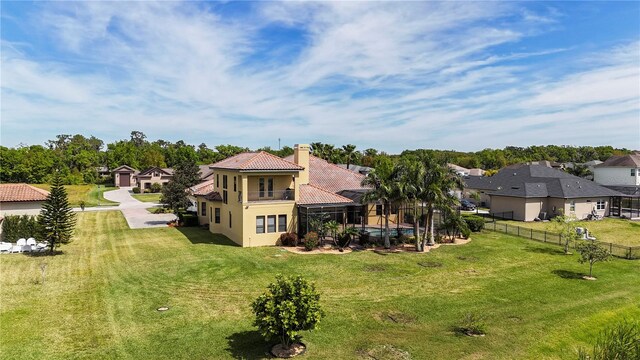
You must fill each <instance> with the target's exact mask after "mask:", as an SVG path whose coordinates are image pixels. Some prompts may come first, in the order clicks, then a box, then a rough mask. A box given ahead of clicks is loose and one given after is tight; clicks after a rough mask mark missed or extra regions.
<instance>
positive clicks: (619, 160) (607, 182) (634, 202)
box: [593, 152, 640, 219]
mask: <svg viewBox="0 0 640 360" xmlns="http://www.w3.org/2000/svg"><path fill="white" fill-rule="evenodd" d="M593 179H594V181H595V182H597V183H598V184H601V185H603V186H605V187H607V188H609V189H611V190H615V191H618V192H620V193H622V194H623V195H622V196H621V197H619V198H617V199H614V203H613V206H612V209H611V213H612V215H614V216H625V217H629V218H632V219H638V218H640V153H638V152H636V153H634V154H630V155H624V156H612V157H610V158H608V159H607V160H605V161H604V162H603V163H602V164H598V165H595V166H594V167H593Z"/></svg>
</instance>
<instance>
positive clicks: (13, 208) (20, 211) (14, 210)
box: [0, 201, 43, 216]
mask: <svg viewBox="0 0 640 360" xmlns="http://www.w3.org/2000/svg"><path fill="white" fill-rule="evenodd" d="M42 203H43V201H20V202H0V215H2V216H7V215H38V214H39V213H40V209H41V208H42Z"/></svg>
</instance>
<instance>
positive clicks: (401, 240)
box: [396, 232, 409, 244]
mask: <svg viewBox="0 0 640 360" xmlns="http://www.w3.org/2000/svg"><path fill="white" fill-rule="evenodd" d="M396 238H397V239H398V244H407V243H408V242H409V237H408V236H407V235H405V234H404V233H402V232H401V233H399V234H398V236H396Z"/></svg>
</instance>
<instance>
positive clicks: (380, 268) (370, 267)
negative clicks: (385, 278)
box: [364, 264, 387, 272]
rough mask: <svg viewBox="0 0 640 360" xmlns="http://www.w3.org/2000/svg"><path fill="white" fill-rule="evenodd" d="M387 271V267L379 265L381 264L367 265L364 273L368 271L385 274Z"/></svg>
mask: <svg viewBox="0 0 640 360" xmlns="http://www.w3.org/2000/svg"><path fill="white" fill-rule="evenodd" d="M386 270H387V267H386V266H384V265H379V264H373V265H367V266H365V267H364V271H368V272H383V271H386Z"/></svg>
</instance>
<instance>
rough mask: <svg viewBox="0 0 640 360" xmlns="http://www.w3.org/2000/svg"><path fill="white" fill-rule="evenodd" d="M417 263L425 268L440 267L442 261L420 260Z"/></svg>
mask: <svg viewBox="0 0 640 360" xmlns="http://www.w3.org/2000/svg"><path fill="white" fill-rule="evenodd" d="M418 265H419V266H422V267H426V268H439V267H442V263H441V262H437V261H422V262H419V263H418Z"/></svg>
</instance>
